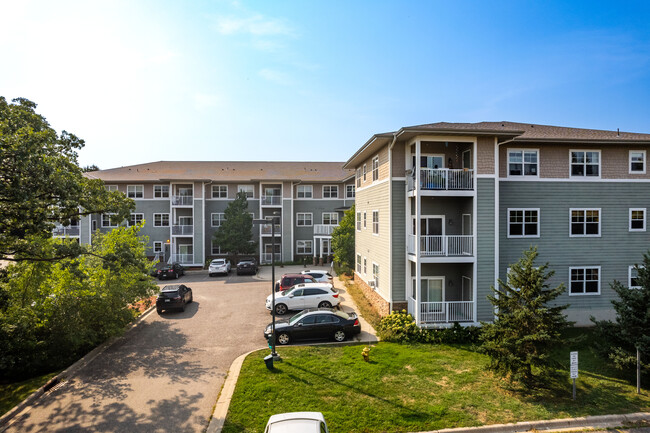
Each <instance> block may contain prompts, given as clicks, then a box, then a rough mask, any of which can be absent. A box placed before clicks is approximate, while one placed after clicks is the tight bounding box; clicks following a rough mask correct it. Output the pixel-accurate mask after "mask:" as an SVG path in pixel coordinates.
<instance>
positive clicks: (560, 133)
mask: <svg viewBox="0 0 650 433" xmlns="http://www.w3.org/2000/svg"><path fill="white" fill-rule="evenodd" d="M421 134H432V135H433V134H435V135H454V136H458V137H459V141H462V140H461V138H462V137H463V136H493V137H497V139H498V140H499V142H503V141H506V140H507V141H515V142H543V143H549V144H550V143H609V144H617V143H620V144H625V143H645V144H650V134H639V133H633V132H620V131H606V130H600V129H583V128H567V127H563V126H551V125H538V124H533V123H517V122H506V121H503V122H477V123H449V122H437V123H428V124H424V125H415V126H406V127H404V128H401V129H399V130H398V131H394V132H384V133H381V134H375V135H373V136H372V137H371V138H370V140H368V141H367V142H366V143H365V144H364V145H363V146H362V147H361V148H360V149H359V150H358V151H357V152H356V153H355V154H354V155H352V157H351V158H350V159H348V161H347V162H346V163H345V165H344V166H343V167H344V168H354V167H355V166H356V165H357V164H358V163H359V162H360V161H362V160H365V159H367V158H368V157H369V156H370V154H372V153H375V152H377V151H378V149H380V148H381V147H383V146H385V145H386V144H390V143H391V142H392V141H393V140H394V139H399V140H406V139H409V138H411V137H414V136H416V135H421Z"/></svg>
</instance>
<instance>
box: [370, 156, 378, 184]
mask: <svg viewBox="0 0 650 433" xmlns="http://www.w3.org/2000/svg"><path fill="white" fill-rule="evenodd" d="M378 179H379V157H378V156H375V157H374V158H372V181H373V182H374V181H376V180H378Z"/></svg>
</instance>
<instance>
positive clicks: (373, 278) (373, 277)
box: [371, 262, 381, 292]
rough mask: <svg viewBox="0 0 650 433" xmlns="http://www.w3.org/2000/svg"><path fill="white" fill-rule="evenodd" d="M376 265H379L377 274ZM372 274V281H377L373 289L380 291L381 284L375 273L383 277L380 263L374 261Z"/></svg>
mask: <svg viewBox="0 0 650 433" xmlns="http://www.w3.org/2000/svg"><path fill="white" fill-rule="evenodd" d="M375 266H377V274H375ZM371 275H372V281H374V282H375V285H374V287H373V289H374V290H375V292H379V290H378V289H379V284H377V278H375V275H377V276H379V277H381V268H380V267H379V263H377V262H372V273H371Z"/></svg>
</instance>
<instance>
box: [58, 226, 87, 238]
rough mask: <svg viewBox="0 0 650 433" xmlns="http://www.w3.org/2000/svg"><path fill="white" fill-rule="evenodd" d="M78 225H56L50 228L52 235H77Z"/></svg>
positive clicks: (78, 231)
mask: <svg viewBox="0 0 650 433" xmlns="http://www.w3.org/2000/svg"><path fill="white" fill-rule="evenodd" d="M80 231H81V230H80V229H79V226H66V227H64V226H60V225H58V226H56V227H54V229H52V236H79V233H80Z"/></svg>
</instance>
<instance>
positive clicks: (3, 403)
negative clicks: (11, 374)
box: [0, 371, 59, 416]
mask: <svg viewBox="0 0 650 433" xmlns="http://www.w3.org/2000/svg"><path fill="white" fill-rule="evenodd" d="M58 373H59V372H58V371H55V372H54V373H48V374H44V375H43V376H37V377H32V378H31V379H27V380H24V381H22V382H15V383H9V384H3V383H0V416H1V415H4V414H5V413H6V412H8V411H9V410H11V409H12V408H13V407H14V406H16V405H17V404H18V403H20V402H21V401H23V400H24V399H26V398H27V397H29V395H30V394H31V393H32V392H34V391H36V390H37V389H38V388H40V387H41V386H43V385H45V383H47V381H48V380H50V379H51V378H53V377H54V376H56V375H57V374H58Z"/></svg>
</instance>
